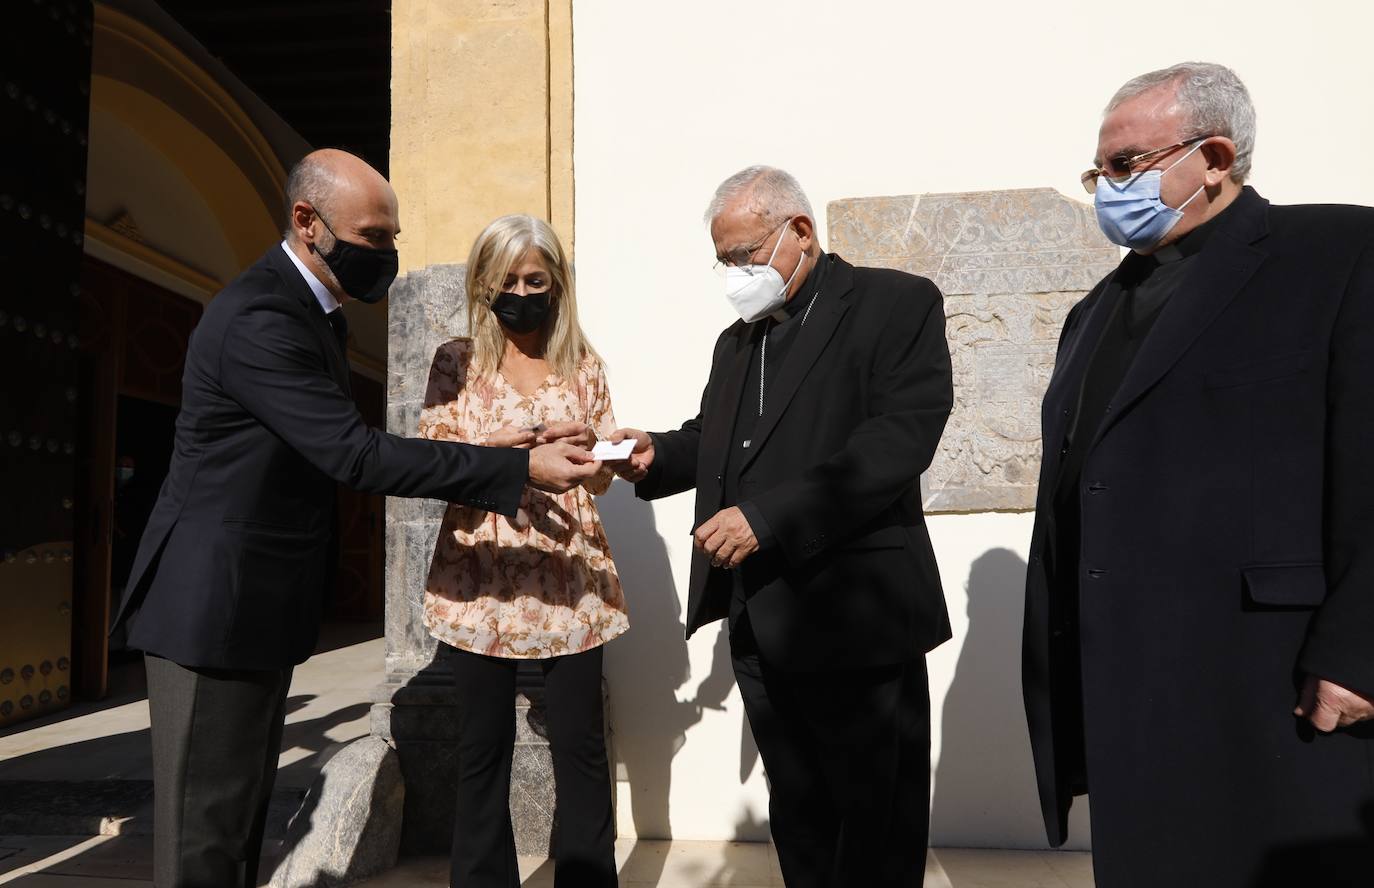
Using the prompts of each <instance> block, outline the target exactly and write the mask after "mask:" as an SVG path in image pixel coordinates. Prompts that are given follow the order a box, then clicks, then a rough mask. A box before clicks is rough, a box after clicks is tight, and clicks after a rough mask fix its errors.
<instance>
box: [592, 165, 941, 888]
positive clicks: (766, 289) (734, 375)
mask: <svg viewBox="0 0 1374 888" xmlns="http://www.w3.org/2000/svg"><path fill="white" fill-rule="evenodd" d="M707 218H708V221H709V222H710V225H711V235H712V239H713V240H714V241H715V246H716V254H717V258H718V259H719V260H720V262H721V263H722V264H723V265H724V266H725V269H724V271H725V276H726V296H727V299H729V300H730V302H731V303H732V304H733V305H734V307H735V308H736V310H737V311H738V312H739V313H740V315H741V317H742V320H741V321H740V322H739V323H736V324H734V325H732V326H731V327H729V328H728V329H727V330H726V331H725V332H724V333H722V334H721V336H720V339H719V340H718V341H717V343H716V347H715V354H714V356H713V359H712V364H711V375H710V380H709V381H708V383H707V385H706V391H705V394H704V396H703V398H702V405H701V412H700V413H699V414H698V416H697V417H696V418H695V419H692V420H690V421H689V422H687V423H686V424H684V425H683V426H682V428H681V429H679V430H677V431H673V432H663V433H657V434H653V435H649V434H645V433H644V432H640V431H637V430H629V429H626V430H621V431H620V432H617V433H616V435H615V436H613V440H623V439H625V438H634V439H635V441H636V445H635V453H634V456H633V457H632V458H631V461H630V462H629V463H628V464H622V468H621V473H622V474H623V475H624V476H625V477H627V478H629V479H630V480H633V481H636V482H637V486H636V493H637V495H638V496H640V497H642V498H645V499H654V498H658V497H663V496H669V495H671V494H675V493H679V492H682V491H686V490H690V489H692V488H696V520H697V527H696V530H695V540H696V546H697V551H696V553H695V554H694V556H693V560H692V575H691V587H690V591H689V594H688V604H687V634H688V636H690V635H691V634H692V633H693V632H695V631H696V630H697V629H699V628H701V627H702V626H703V625H705V624H707V623H710V622H711V621H713V620H719V619H728V620H729V629H730V646H731V653H732V656H733V660H734V668H735V675H736V678H737V680H738V682H739V686H740V692H741V694H742V695H743V698H744V705H745V710H746V712H747V714H748V716H749V724H750V727H751V729H752V730H753V733H754V738H755V740H756V741H757V742H758V747H759V752H760V755H761V756H762V759H763V763H764V767H765V768H766V770H767V772H768V779H769V786H770V791H771V801H770V806H769V812H770V814H769V816H770V824H771V827H772V831H773V838H774V842H775V844H776V846H777V850H778V857H779V860H780V862H781V864H782V871H783V877H784V879H785V881H786V883H787V885H788V886H790V888H806V886H816V888H828V886H836V888H839V886H845V888H850V886H856V885H919V884H921V879H922V876H923V873H924V868H925V848H926V838H927V832H928V821H929V818H928V813H927V806H928V802H929V786H930V702H929V694H928V688H927V679H926V669H925V654H926V652H927V651H929V650H931V649H932V648H934V647H935V646H937V645H939V644H940V643H941V642H943V641H945V640H946V639H947V638H949V634H950V630H949V620H948V616H947V614H946V611H945V602H944V596H943V593H942V591H941V588H940V577H939V573H938V571H937V569H936V564H935V557H934V553H933V552H932V550H931V546H930V539H929V537H928V535H927V533H926V528H925V523H924V519H923V517H922V514H921V503H920V499H919V495H918V484H919V479H920V475H921V473H922V472H923V471H924V470H925V469H926V468H927V467H928V466H929V465H930V461H931V459H932V457H933V456H934V454H935V448H936V445H937V444H938V442H939V440H940V434H941V432H942V431H943V429H944V425H945V421H946V419H947V418H948V416H949V411H950V407H951V405H952V401H953V392H952V388H951V371H950V358H949V350H948V346H947V345H946V342H945V317H944V312H943V306H942V300H941V296H940V292H939V290H937V289H936V287H935V285H934V284H932V283H931V282H930V281H928V280H926V279H924V278H919V277H915V276H913V275H909V274H904V273H901V272H897V271H888V270H881V269H873V268H856V267H854V266H852V265H850V264H849V263H847V262H845V261H844V260H843V259H841V258H840V257H839V256H836V255H833V254H832V255H827V254H825V253H823V252H822V251H821V249H820V245H819V243H818V242H817V239H816V230H815V222H814V216H813V214H812V212H811V207H810V204H809V203H808V201H807V199H806V195H805V194H804V193H803V192H802V190H801V188H800V186H799V185H798V184H797V182H796V180H795V179H793V178H792V177H791V176H790V175H788V174H787V173H785V172H783V171H781V170H777V169H772V168H769V167H751V168H749V169H746V170H744V171H742V172H740V173H738V174H736V175H735V176H732V177H731V178H730V179H727V180H726V181H725V182H724V183H723V184H722V185H721V186H720V188H719V189H718V190H717V192H716V196H715V199H714V200H713V201H712V203H711V206H710V209H709V210H708V213H707Z"/></svg>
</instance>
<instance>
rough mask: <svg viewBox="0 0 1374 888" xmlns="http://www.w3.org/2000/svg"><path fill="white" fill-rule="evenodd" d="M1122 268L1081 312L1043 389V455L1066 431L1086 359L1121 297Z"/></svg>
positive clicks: (1056, 444)
mask: <svg viewBox="0 0 1374 888" xmlns="http://www.w3.org/2000/svg"><path fill="white" fill-rule="evenodd" d="M1120 271H1121V269H1120V267H1119V266H1118V268H1117V270H1116V271H1114V272H1112V274H1111V276H1109V277H1108V278H1107V279H1106V280H1105V281H1103V282H1102V283H1101V284H1100V285H1099V287H1100V293H1101V296H1099V298H1098V299H1097V301H1096V302H1095V303H1094V304H1093V306H1092V307H1091V308H1090V309H1088V310H1087V311H1086V312H1085V313H1084V317H1083V318H1082V319H1081V320H1080V321H1079V323H1078V331H1077V332H1076V333H1074V334H1073V338H1072V339H1071V340H1070V341H1069V343H1068V345H1067V346H1066V348H1065V351H1064V353H1063V354H1062V355H1060V357H1059V361H1058V362H1057V363H1056V364H1055V367H1054V374H1053V375H1052V376H1051V377H1050V384H1049V387H1048V388H1047V389H1046V390H1045V418H1044V427H1045V428H1044V437H1043V441H1044V444H1045V448H1046V458H1047V459H1048V458H1049V452H1048V451H1049V448H1050V447H1051V446H1053V447H1055V448H1057V447H1059V442H1061V441H1063V439H1064V435H1065V433H1066V432H1067V431H1068V429H1067V427H1066V424H1067V422H1068V420H1069V418H1070V417H1072V416H1073V413H1074V409H1075V402H1076V401H1077V399H1078V393H1079V392H1080V391H1081V390H1082V388H1083V376H1084V374H1086V373H1087V372H1088V362H1089V361H1090V360H1091V359H1092V354H1093V351H1094V350H1095V349H1096V348H1097V343H1098V341H1099V340H1100V339H1101V338H1102V332H1103V328H1104V327H1106V325H1107V321H1108V319H1109V318H1111V316H1112V314H1113V313H1114V312H1115V311H1116V305H1117V303H1118V302H1119V301H1120V299H1121V288H1120V287H1119V286H1117V284H1116V276H1117V274H1118V273H1119V272H1120Z"/></svg>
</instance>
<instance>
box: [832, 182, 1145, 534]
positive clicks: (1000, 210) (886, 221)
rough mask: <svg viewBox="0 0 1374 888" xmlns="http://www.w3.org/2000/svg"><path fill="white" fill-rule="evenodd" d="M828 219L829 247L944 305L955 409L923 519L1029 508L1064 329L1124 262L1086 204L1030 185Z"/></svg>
mask: <svg viewBox="0 0 1374 888" xmlns="http://www.w3.org/2000/svg"><path fill="white" fill-rule="evenodd" d="M829 217H830V238H829V247H830V249H831V250H833V251H835V252H837V253H839V254H840V255H841V256H843V257H844V258H845V259H846V260H848V261H849V262H852V263H853V264H855V265H868V266H879V267H885V268H895V269H899V270H901V271H907V272H911V273H912V274H919V275H922V276H923V277H928V278H930V279H931V280H933V281H934V282H935V283H936V285H937V286H939V288H940V290H941V292H943V293H944V295H945V317H946V333H947V336H948V339H949V346H950V356H951V359H952V361H953V364H954V412H953V413H952V414H951V416H950V420H949V425H948V426H947V427H946V429H945V434H944V438H943V439H942V440H941V443H940V448H939V450H938V452H937V453H936V456H935V460H934V462H933V463H932V465H931V467H930V470H929V471H928V472H927V473H926V474H925V475H924V476H923V477H922V479H921V491H922V499H923V502H924V504H925V508H926V510H927V511H929V512H984V511H993V510H1024V509H1031V508H1034V506H1035V486H1036V482H1037V480H1038V476H1039V472H1040V399H1041V397H1042V396H1043V395H1044V392H1045V387H1046V386H1047V385H1048V384H1049V379H1050V374H1051V373H1052V372H1053V370H1054V357H1055V350H1056V345H1057V343H1058V339H1059V331H1060V328H1061V327H1062V326H1063V322H1064V317H1065V315H1067V314H1068V311H1069V309H1070V308H1071V307H1072V306H1073V305H1074V303H1076V302H1077V301H1078V300H1080V299H1082V298H1083V297H1084V296H1085V295H1086V294H1087V292H1088V291H1089V290H1090V289H1092V287H1093V286H1094V285H1095V284H1096V283H1097V282H1098V281H1099V280H1100V279H1101V278H1103V277H1104V276H1106V275H1107V274H1108V273H1110V272H1111V271H1112V269H1114V268H1115V267H1116V265H1117V262H1118V261H1119V260H1120V251H1119V250H1118V249H1117V248H1116V247H1115V246H1114V245H1112V244H1111V243H1110V242H1109V241H1108V240H1107V239H1106V238H1105V237H1103V235H1102V233H1101V231H1099V230H1098V227H1097V221H1096V219H1095V218H1094V217H1093V210H1092V207H1091V206H1088V205H1087V204H1084V203H1080V202H1078V201H1074V200H1070V199H1069V198H1066V197H1064V196H1063V195H1061V194H1059V193H1058V192H1057V191H1055V190H1054V189H1052V188H1031V189H1023V190H1014V191H977V192H969V193H964V194H922V195H907V196H902V197H867V198H853V199H848V200H839V201H834V202H832V203H831V204H830V206H829Z"/></svg>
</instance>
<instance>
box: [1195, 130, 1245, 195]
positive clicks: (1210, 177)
mask: <svg viewBox="0 0 1374 888" xmlns="http://www.w3.org/2000/svg"><path fill="white" fill-rule="evenodd" d="M1198 153H1199V154H1201V155H1202V156H1203V158H1205V159H1206V161H1207V173H1206V175H1205V181H1206V183H1207V184H1208V185H1209V186H1215V185H1220V184H1221V183H1222V182H1225V181H1226V180H1228V179H1230V178H1231V167H1232V166H1234V165H1235V163H1236V143H1235V142H1232V141H1231V140H1230V139H1228V138H1227V137H1226V136H1214V137H1212V138H1210V139H1208V140H1207V141H1206V142H1203V143H1202V148H1200V149H1199V150H1198Z"/></svg>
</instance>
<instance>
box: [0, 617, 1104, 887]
mask: <svg viewBox="0 0 1374 888" xmlns="http://www.w3.org/2000/svg"><path fill="white" fill-rule="evenodd" d="M378 636H379V631H378V628H377V627H375V626H332V627H327V628H326V631H325V633H324V637H323V638H322V652H321V653H318V654H316V655H315V656H314V657H312V658H311V659H310V660H309V661H307V662H306V663H305V664H303V665H302V666H300V667H299V668H297V670H296V673H295V675H294V677H293V681H292V683H291V692H290V696H289V705H288V712H289V714H288V716H287V727H286V732H285V737H284V741H285V742H283V744H282V747H283V750H282V755H281V760H280V770H279V771H278V777H277V784H278V786H279V787H305V786H308V785H309V784H310V781H311V780H312V779H313V778H314V775H315V774H316V773H317V772H318V769H319V767H320V766H321V765H322V764H323V762H324V761H325V760H327V759H328V757H329V756H330V755H332V754H333V752H334V751H335V750H337V749H338V748H340V747H341V746H342V745H343V744H345V743H347V742H348V741H350V740H353V739H355V738H357V737H361V736H363V735H365V734H366V733H367V731H368V723H367V710H368V705H367V702H366V701H367V700H368V694H369V692H370V691H371V689H372V687H373V685H374V684H375V683H376V681H377V672H378V664H379V663H380V662H381V660H382V648H383V642H382V640H381V638H380V637H378ZM150 778H151V762H150V760H149V744H148V704H147V701H146V699H145V694H144V688H143V684H142V668H141V665H140V664H139V663H138V662H136V661H133V662H129V663H126V664H125V665H124V666H122V667H120V668H117V669H115V670H114V672H113V673H112V676H111V693H110V695H109V697H107V698H106V699H105V700H103V701H100V702H99V703H80V704H77V705H75V706H72V707H70V708H68V709H66V710H63V711H62V712H60V713H56V714H54V715H52V716H48V717H47V718H45V719H40V720H35V721H31V722H27V723H24V724H21V725H17V726H14V727H11V728H8V729H5V730H3V731H0V783H3V781H6V780H30V781H31V780H47V781H75V782H79V781H106V782H118V781H127V782H137V781H146V780H148V779H150ZM0 801H2V800H0ZM3 807H4V806H3V805H0V809H2V808H3ZM0 813H3V811H0ZM148 813H150V812H146V811H142V810H140V811H137V812H135V813H134V815H133V816H131V817H128V818H125V819H123V820H122V821H121V820H120V819H114V820H113V821H112V822H110V823H108V824H101V825H100V832H102V833H104V834H102V835H95V836H88V835H84V834H77V835H64V836H29V835H4V834H3V831H2V830H0V884H13V885H20V886H24V888H145V886H151V884H152V882H151V881H150V880H151V877H152V872H151V856H152V838H151V836H149V835H147V833H148V832H150V826H151V824H150V818H149V817H148V816H147V815H148ZM77 832H78V833H79V832H80V831H79V830H78V831H77ZM275 852H276V849H275V847H268V848H266V849H264V856H265V857H266V858H268V860H267V861H265V862H264V873H266V872H268V871H270V870H269V867H270V862H271V859H272V858H274V857H275V856H276V853H275ZM617 858H618V861H619V864H620V878H621V885H622V886H625V888H647V886H662V888H686V886H692V888H717V886H729V888H763V886H781V885H782V879H781V875H780V873H779V870H778V865H777V858H776V855H775V854H774V853H773V850H772V848H771V846H769V845H767V844H749V843H740V842H693V841H674V842H653V841H643V842H641V841H636V840H634V839H624V840H621V841H620V842H619V843H618V845H617ZM447 872H448V865H447V861H446V860H443V859H438V858H424V859H417V860H410V861H404V862H403V863H402V865H401V866H400V867H398V868H397V869H395V870H394V871H392V872H390V873H387V874H386V875H384V876H381V877H378V878H376V879H372V880H370V881H368V882H365V883H363V886H362V888H401V886H407V888H409V886H417V888H424V886H444V885H447V884H448V879H447ZM521 874H522V876H523V877H524V884H525V885H527V886H540V888H547V886H552V884H553V866H552V864H551V863H549V862H548V861H546V860H543V859H535V858H529V859H522V860H521ZM925 884H926V886H927V888H1091V886H1092V884H1093V880H1092V862H1091V857H1090V855H1088V854H1081V853H1071V852H1029V851H986V850H965V849H939V850H936V851H933V852H931V855H930V858H929V861H928V863H927V871H926V883H925Z"/></svg>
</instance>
